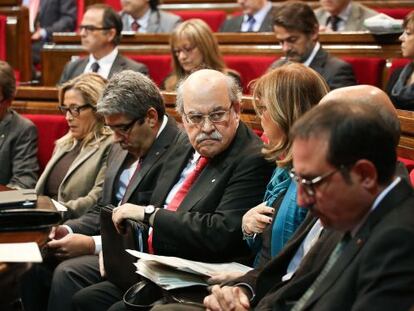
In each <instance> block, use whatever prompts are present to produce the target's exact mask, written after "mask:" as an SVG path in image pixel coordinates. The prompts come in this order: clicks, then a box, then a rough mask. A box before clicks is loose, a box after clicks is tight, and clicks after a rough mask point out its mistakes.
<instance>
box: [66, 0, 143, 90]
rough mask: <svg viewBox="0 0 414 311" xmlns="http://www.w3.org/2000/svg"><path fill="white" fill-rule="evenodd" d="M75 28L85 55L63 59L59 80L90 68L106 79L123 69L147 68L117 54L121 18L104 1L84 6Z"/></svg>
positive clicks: (137, 69)
mask: <svg viewBox="0 0 414 311" xmlns="http://www.w3.org/2000/svg"><path fill="white" fill-rule="evenodd" d="M79 31H80V33H79V34H80V37H81V41H82V46H83V48H84V49H85V51H86V52H88V53H89V56H88V57H85V58H78V59H76V60H74V61H72V62H69V63H67V64H66V66H65V68H64V69H63V73H62V75H61V77H60V80H59V84H62V83H64V82H66V81H68V80H70V79H73V78H74V77H76V76H79V75H80V74H82V73H84V72H91V71H92V72H96V73H98V74H100V75H101V76H103V77H104V78H106V79H110V78H111V77H112V75H114V74H115V73H117V72H120V71H123V70H127V69H129V70H133V71H137V72H140V73H143V74H146V75H147V74H148V68H147V67H146V66H145V65H144V64H141V63H137V62H135V61H133V60H130V59H128V58H125V57H123V56H122V55H121V54H119V51H118V49H117V45H118V44H119V43H120V41H121V31H122V20H121V17H120V16H119V15H118V13H117V12H115V11H114V9H112V8H111V7H110V6H108V5H105V4H94V5H91V6H88V8H87V9H86V12H85V14H84V15H83V19H82V23H81V25H80V26H79Z"/></svg>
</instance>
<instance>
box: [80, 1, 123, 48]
mask: <svg viewBox="0 0 414 311" xmlns="http://www.w3.org/2000/svg"><path fill="white" fill-rule="evenodd" d="M90 9H97V10H103V11H104V12H103V20H102V27H104V28H114V29H115V31H116V34H115V38H114V40H113V41H112V42H113V44H114V45H118V44H119V43H120V42H121V37H122V34H121V32H122V27H123V26H122V19H121V16H120V15H119V14H118V13H117V12H116V11H115V10H114V9H113V8H112V7H111V6H109V5H107V4H103V3H97V4H92V5H89V6H88V7H87V8H86V11H88V10H90Z"/></svg>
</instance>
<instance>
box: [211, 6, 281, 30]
mask: <svg viewBox="0 0 414 311" xmlns="http://www.w3.org/2000/svg"><path fill="white" fill-rule="evenodd" d="M272 17H273V10H270V11H269V12H268V13H267V14H266V17H265V19H264V20H263V23H262V24H261V25H260V28H259V32H272V31H273V21H272ZM243 18H244V15H243V14H242V15H239V16H235V17H232V18H230V19H227V20H225V21H224V22H223V24H222V25H221V26H220V29H219V32H241V25H242V23H243Z"/></svg>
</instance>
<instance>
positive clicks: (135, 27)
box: [131, 21, 141, 32]
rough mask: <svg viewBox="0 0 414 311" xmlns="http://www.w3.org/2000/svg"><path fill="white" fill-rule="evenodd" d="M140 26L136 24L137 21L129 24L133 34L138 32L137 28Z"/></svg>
mask: <svg viewBox="0 0 414 311" xmlns="http://www.w3.org/2000/svg"><path fill="white" fill-rule="evenodd" d="M140 27H141V26H140V24H138V22H137V21H133V22H132V23H131V30H132V31H135V32H137V31H138V30H139V28H140Z"/></svg>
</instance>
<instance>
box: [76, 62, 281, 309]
mask: <svg viewBox="0 0 414 311" xmlns="http://www.w3.org/2000/svg"><path fill="white" fill-rule="evenodd" d="M240 98H241V92H240V89H239V87H238V86H237V84H236V83H235V81H234V80H233V79H232V78H231V77H228V76H226V75H224V74H222V73H220V72H218V71H214V70H209V69H205V70H199V71H197V72H195V73H193V74H191V75H190V76H189V77H188V78H187V79H186V80H185V81H184V82H182V83H181V84H180V86H179V87H178V92H177V111H178V112H179V113H180V115H181V117H182V122H183V125H184V129H185V132H186V133H187V135H184V136H183V137H181V140H180V141H179V142H178V143H177V144H176V146H175V148H174V149H173V150H172V151H171V154H170V155H171V156H170V157H169V158H168V159H166V161H165V162H164V163H165V164H164V167H163V170H162V172H161V173H160V176H159V178H158V181H157V186H156V188H155V189H154V192H153V195H152V198H151V200H150V201H151V203H152V205H149V206H140V205H135V204H131V203H126V204H123V205H121V206H119V207H117V208H116V209H115V210H114V213H113V221H114V223H115V226H116V227H117V228H118V229H119V230H120V231H122V228H123V224H124V220H126V219H131V220H135V221H139V222H146V223H147V224H148V225H149V226H150V227H151V230H150V234H149V236H150V241H149V248H150V249H151V248H152V251H153V252H154V253H155V254H159V255H171V256H178V257H184V258H188V259H192V260H199V261H210V262H223V261H231V260H237V259H240V258H241V257H244V256H248V255H249V249H248V247H247V244H246V243H245V242H244V241H243V237H242V232H241V219H242V216H243V214H244V213H245V212H246V211H247V210H248V209H249V208H251V207H252V206H255V205H256V204H258V203H260V201H261V200H262V199H263V194H264V190H265V185H266V183H267V181H268V179H269V178H270V175H271V172H272V169H273V165H271V164H270V163H268V162H267V161H265V160H264V158H263V156H262V155H261V154H260V150H261V147H262V142H261V141H260V139H259V138H258V137H257V135H256V134H254V133H253V132H252V131H251V130H250V129H249V128H248V127H247V126H246V125H245V124H244V123H243V122H242V121H241V120H240V108H241V107H240ZM122 294H123V292H122V291H120V290H119V289H117V288H116V287H115V286H114V285H113V284H111V283H110V282H101V283H99V284H96V285H93V286H90V287H88V288H86V289H83V290H81V291H79V292H78V293H77V294H76V295H75V296H74V298H73V304H74V306H76V310H88V311H91V310H107V309H108V308H109V307H110V306H111V305H112V304H114V303H115V302H116V301H118V300H120V299H121V297H122Z"/></svg>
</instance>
